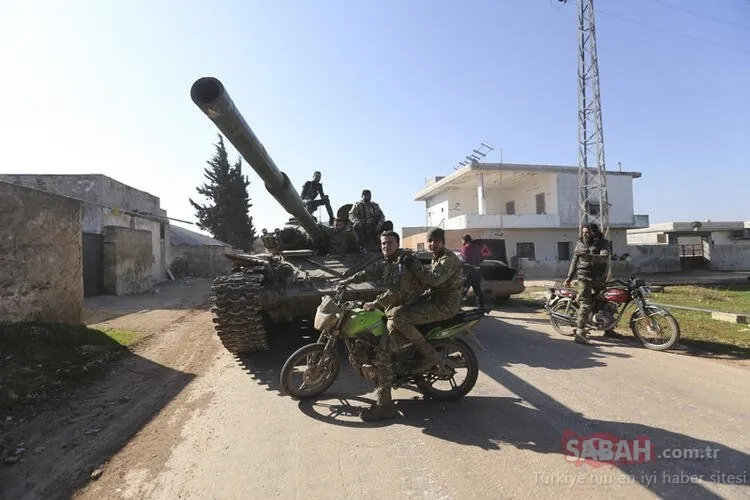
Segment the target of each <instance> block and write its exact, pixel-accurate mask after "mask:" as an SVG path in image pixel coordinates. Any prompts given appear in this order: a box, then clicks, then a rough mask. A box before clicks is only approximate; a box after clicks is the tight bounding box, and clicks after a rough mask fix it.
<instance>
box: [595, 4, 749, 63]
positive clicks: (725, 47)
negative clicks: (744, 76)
mask: <svg viewBox="0 0 750 500" xmlns="http://www.w3.org/2000/svg"><path fill="white" fill-rule="evenodd" d="M596 12H598V13H599V14H604V15H607V16H612V17H616V18H618V19H621V20H623V21H628V22H631V23H635V24H641V25H643V26H648V27H649V28H654V29H657V30H662V31H665V32H667V33H671V34H673V35H679V36H683V37H685V38H691V39H693V40H697V41H699V42H704V43H708V44H711V45H715V46H716V47H722V48H724V49H730V50H736V51H738V52H744V53H745V54H750V50H748V49H743V48H742V47H735V46H733V45H726V44H723V43H720V42H714V41H713V40H709V39H707V38H701V37H699V36H695V35H690V34H688V33H683V32H681V31H676V30H673V29H670V28H665V27H664V26H657V25H655V24H651V23H647V22H645V21H640V20H638V19H633V18H632V17H627V16H622V15H620V14H614V13H612V12H607V11H604V10H601V9H596Z"/></svg>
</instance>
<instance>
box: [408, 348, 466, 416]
mask: <svg viewBox="0 0 750 500" xmlns="http://www.w3.org/2000/svg"><path fill="white" fill-rule="evenodd" d="M432 346H433V347H434V348H435V350H436V351H437V352H438V354H440V356H441V359H440V362H439V363H438V366H437V367H435V368H432V369H431V370H430V371H428V372H426V373H422V374H420V375H418V376H417V377H415V379H414V382H415V383H416V384H417V387H418V388H419V390H420V391H421V392H422V394H424V396H425V397H426V398H430V399H435V400H438V401H457V400H459V399H461V398H462V397H464V396H466V395H467V394H468V393H469V391H471V390H472V389H473V388H474V384H476V383H477V377H478V376H479V360H478V359H477V355H476V354H474V351H473V350H472V349H471V347H469V345H468V344H467V343H466V342H464V341H463V340H460V339H452V340H443V341H439V342H435V343H434V344H432ZM459 371H465V372H466V375H465V378H464V379H463V382H461V383H457V382H456V375H457V374H458V372H459ZM439 384H446V385H447V386H448V387H446V388H445V389H442V388H441V386H440V385H439Z"/></svg>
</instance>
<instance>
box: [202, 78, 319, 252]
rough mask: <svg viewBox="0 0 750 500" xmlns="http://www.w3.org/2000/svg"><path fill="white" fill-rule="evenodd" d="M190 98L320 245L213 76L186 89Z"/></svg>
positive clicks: (314, 228) (285, 180)
mask: <svg viewBox="0 0 750 500" xmlns="http://www.w3.org/2000/svg"><path fill="white" fill-rule="evenodd" d="M190 98H191V99H192V100H193V102H194V103H195V105H196V106H198V108H200V110H201V111H203V113H205V115H206V116H208V118H209V119H210V120H211V121H212V122H214V124H215V125H216V127H217V128H218V129H219V130H220V131H221V132H222V133H223V134H224V136H226V138H227V139H228V140H229V142H231V143H232V145H234V147H235V148H236V149H237V151H239V153H240V154H241V155H242V157H243V158H244V159H245V161H246V162H247V163H248V164H249V165H250V166H251V167H252V169H253V170H255V172H256V173H257V174H258V176H259V177H260V178H261V179H263V182H264V183H265V186H266V190H267V191H268V192H269V193H270V194H271V196H273V197H274V198H275V199H276V201H278V202H279V204H280V205H281V206H282V207H284V209H285V210H286V211H287V212H289V214H290V215H292V216H294V217H295V218H296V219H297V221H298V222H299V224H300V225H301V226H302V227H303V228H305V230H306V231H307V232H308V234H309V235H310V237H311V238H312V240H313V241H315V242H322V241H323V240H324V239H325V233H324V232H323V230H322V229H321V228H320V227H319V226H318V225H317V224H316V223H315V220H314V219H313V217H312V215H310V213H309V212H308V211H307V209H306V208H305V205H304V203H302V199H301V198H300V196H299V194H298V193H297V191H295V190H294V188H293V187H292V184H291V182H290V181H289V177H287V175H286V174H285V173H284V172H282V171H281V170H279V168H278V167H277V166H276V164H275V163H274V161H273V160H272V159H271V157H270V156H269V155H268V153H267V152H266V148H265V147H264V146H263V144H261V142H260V141H259V140H258V138H257V137H256V136H255V133H253V131H252V129H251V128H250V126H249V125H248V124H247V122H246V121H245V119H244V118H243V116H242V114H241V113H240V112H239V110H238V109H237V108H236V107H235V105H234V102H233V101H232V99H231V97H229V94H228V93H227V91H226V89H225V88H224V85H223V84H222V83H221V82H220V81H219V80H218V79H216V78H213V77H203V78H199V79H198V80H196V81H195V83H193V85H192V87H191V88H190Z"/></svg>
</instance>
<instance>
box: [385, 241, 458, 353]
mask: <svg viewBox="0 0 750 500" xmlns="http://www.w3.org/2000/svg"><path fill="white" fill-rule="evenodd" d="M410 269H411V270H412V271H413V272H414V274H415V275H416V277H417V278H418V279H419V281H421V282H422V283H423V284H424V285H427V286H429V287H430V293H429V296H428V297H427V298H426V300H421V301H419V302H417V303H414V304H406V305H403V306H399V307H395V308H394V309H393V311H392V312H391V314H390V316H389V318H388V332H389V333H391V334H392V332H394V331H398V332H399V333H401V335H403V336H404V337H406V338H407V339H408V340H410V341H411V342H413V343H414V345H415V346H417V347H418V348H419V347H420V345H422V344H424V343H425V339H424V336H423V335H422V333H420V331H419V330H417V328H416V327H415V325H423V324H426V323H432V322H433V321H442V320H446V319H449V318H452V317H453V316H455V315H456V314H458V311H459V310H460V309H461V299H462V297H463V271H462V269H461V261H460V260H458V257H456V254H454V253H453V252H451V251H450V250H443V252H442V254H441V255H439V256H437V257H436V256H433V258H432V264H431V265H430V267H429V268H428V267H425V266H423V265H422V264H421V263H420V262H419V261H417V260H416V259H414V260H413V262H412V263H411V265H410Z"/></svg>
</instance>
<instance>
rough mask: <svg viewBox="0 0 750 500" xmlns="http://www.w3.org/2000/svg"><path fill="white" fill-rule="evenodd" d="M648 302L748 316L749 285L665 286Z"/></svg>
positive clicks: (749, 309) (749, 311)
mask: <svg viewBox="0 0 750 500" xmlns="http://www.w3.org/2000/svg"><path fill="white" fill-rule="evenodd" d="M650 300H651V301H653V302H659V303H661V304H671V305H675V306H686V307H697V308H700V309H711V310H714V311H722V312H731V313H738V314H743V313H747V314H750V283H747V284H746V283H741V284H726V285H712V286H708V285H704V286H695V285H687V286H665V287H664V291H663V292H654V293H653V294H652V295H651V298H650Z"/></svg>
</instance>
